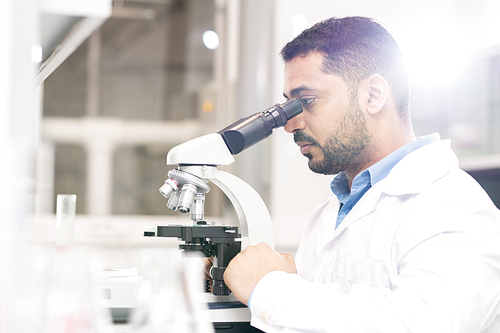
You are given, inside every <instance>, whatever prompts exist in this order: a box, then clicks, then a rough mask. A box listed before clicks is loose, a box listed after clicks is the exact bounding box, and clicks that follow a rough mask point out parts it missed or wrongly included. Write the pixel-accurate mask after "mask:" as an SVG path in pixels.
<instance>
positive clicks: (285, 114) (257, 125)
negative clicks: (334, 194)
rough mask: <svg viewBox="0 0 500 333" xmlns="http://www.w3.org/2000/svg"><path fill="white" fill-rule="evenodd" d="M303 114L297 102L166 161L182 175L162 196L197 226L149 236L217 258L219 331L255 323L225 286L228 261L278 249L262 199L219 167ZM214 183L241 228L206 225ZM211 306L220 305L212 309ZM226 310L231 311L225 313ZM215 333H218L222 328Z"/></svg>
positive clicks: (174, 176)
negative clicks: (253, 249)
mask: <svg viewBox="0 0 500 333" xmlns="http://www.w3.org/2000/svg"><path fill="white" fill-rule="evenodd" d="M301 112H302V106H301V104H300V102H299V101H297V100H295V99H294V100H290V101H287V102H286V103H283V104H281V105H279V104H276V105H275V106H273V107H271V108H269V109H267V110H265V111H263V112H259V113H256V114H254V115H252V116H250V117H247V118H243V119H240V120H238V121H237V122H235V123H233V124H231V125H230V126H228V127H226V128H225V129H223V130H221V131H219V132H217V133H212V134H208V135H205V136H201V137H198V138H196V139H193V140H190V141H188V142H185V143H183V144H180V145H178V146H176V147H174V148H172V149H171V150H170V151H169V153H168V155H167V165H177V169H174V170H170V171H169V173H168V176H169V178H168V179H167V180H166V181H165V184H164V185H163V186H162V187H161V188H160V192H161V193H162V195H164V196H165V197H166V198H169V200H168V203H167V207H168V208H169V209H172V210H178V211H180V212H182V213H188V212H190V213H191V220H192V221H193V223H194V224H193V225H192V226H157V227H152V228H151V227H150V228H145V232H144V235H145V236H157V237H177V238H179V239H181V240H183V241H184V244H181V245H180V246H179V248H180V249H182V250H184V251H200V252H202V253H203V254H204V255H205V256H206V257H210V256H213V264H214V265H213V267H212V270H211V275H212V280H213V284H212V288H211V290H212V294H213V295H209V296H210V297H212V299H211V301H207V302H208V303H209V309H211V310H213V309H216V310H215V311H211V312H212V313H211V318H212V320H213V322H214V325H215V323H216V322H219V323H220V322H223V323H225V324H227V323H231V324H233V323H235V322H249V321H250V314H249V311H248V309H247V308H246V307H245V306H244V305H243V304H241V303H240V302H238V301H237V300H236V298H234V296H233V295H230V290H229V289H228V288H227V286H225V284H224V278H223V275H224V271H225V269H226V267H227V265H228V264H229V261H230V260H231V259H232V258H233V257H234V256H235V255H236V254H237V253H238V252H240V251H242V250H244V249H245V248H246V247H247V246H248V245H253V244H257V243H260V242H265V243H267V244H268V245H269V246H270V247H271V248H274V237H273V228H272V223H271V217H270V215H269V211H268V210H267V207H266V205H265V203H264V201H263V200H262V198H261V197H260V195H259V194H258V193H257V192H256V191H255V190H254V189H253V188H252V187H251V186H250V185H248V184H247V183H245V182H244V181H243V180H241V179H239V178H238V177H236V176H234V175H232V174H230V173H228V172H225V171H221V170H218V169H217V167H218V166H224V165H229V164H231V163H233V162H234V157H233V155H236V154H238V153H239V152H241V151H242V150H244V149H246V148H248V147H250V146H251V145H253V144H255V143H257V142H259V141H261V140H263V139H265V138H267V137H268V136H269V135H271V134H272V130H273V129H274V128H277V127H281V126H284V125H285V124H286V123H287V121H288V120H289V119H291V118H293V117H295V116H296V115H298V114H300V113H301ZM210 182H211V183H213V184H215V185H216V186H218V187H219V188H220V189H221V190H222V191H223V192H224V193H225V194H226V196H227V197H228V198H229V200H230V201H231V203H232V205H233V206H234V209H235V211H236V214H237V216H238V226H221V225H212V224H207V222H205V221H204V202H205V194H206V193H208V192H209V191H210V187H209V185H208V183H210ZM214 300H215V301H214ZM211 304H212V305H214V304H216V305H215V306H212V307H211V306H210V305H211ZM221 304H223V305H228V306H227V307H226V306H222V307H221V306H220V305H221ZM214 327H215V329H216V332H217V326H216V325H215V326H214ZM248 327H249V328H250V326H248ZM234 331H236V329H235V330H234ZM237 331H240V332H253V330H252V329H251V328H250V330H248V329H241V328H238V329H237ZM228 332H231V331H228Z"/></svg>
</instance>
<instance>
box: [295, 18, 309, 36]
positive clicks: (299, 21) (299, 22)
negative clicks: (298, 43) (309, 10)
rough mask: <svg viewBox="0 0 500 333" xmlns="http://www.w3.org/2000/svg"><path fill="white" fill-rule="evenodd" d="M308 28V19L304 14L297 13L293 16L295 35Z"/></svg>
mask: <svg viewBox="0 0 500 333" xmlns="http://www.w3.org/2000/svg"><path fill="white" fill-rule="evenodd" d="M306 28H307V19H306V17H305V16H304V15H302V14H297V15H295V16H294V17H293V18H292V29H293V35H294V36H298V35H299V34H300V33H301V32H302V31H304V30H305V29H306Z"/></svg>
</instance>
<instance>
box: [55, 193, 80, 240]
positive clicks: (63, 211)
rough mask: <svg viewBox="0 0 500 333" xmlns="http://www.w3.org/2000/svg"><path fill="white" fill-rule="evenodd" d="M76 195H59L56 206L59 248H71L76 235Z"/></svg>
mask: <svg viewBox="0 0 500 333" xmlns="http://www.w3.org/2000/svg"><path fill="white" fill-rule="evenodd" d="M75 211H76V194H58V195H57V206H56V219H57V240H56V245H57V247H58V248H66V247H71V246H72V245H73V242H74V235H75Z"/></svg>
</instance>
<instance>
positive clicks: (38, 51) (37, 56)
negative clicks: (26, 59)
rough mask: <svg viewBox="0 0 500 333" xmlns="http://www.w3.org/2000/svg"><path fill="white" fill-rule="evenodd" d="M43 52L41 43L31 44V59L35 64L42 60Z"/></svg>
mask: <svg viewBox="0 0 500 333" xmlns="http://www.w3.org/2000/svg"><path fill="white" fill-rule="evenodd" d="M42 59H43V52H42V46H41V45H33V46H32V47H31V61H32V62H34V63H35V64H38V63H40V62H42Z"/></svg>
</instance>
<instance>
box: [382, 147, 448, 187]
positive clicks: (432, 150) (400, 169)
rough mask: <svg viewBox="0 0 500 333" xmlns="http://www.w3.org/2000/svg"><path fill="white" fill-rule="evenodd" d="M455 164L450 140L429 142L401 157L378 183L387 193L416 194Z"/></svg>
mask: <svg viewBox="0 0 500 333" xmlns="http://www.w3.org/2000/svg"><path fill="white" fill-rule="evenodd" d="M453 168H458V158H457V156H456V155H455V153H454V152H453V151H452V150H451V141H450V140H439V141H436V142H432V143H429V144H427V145H425V146H423V147H421V148H419V149H417V150H415V151H414V152H412V153H410V154H408V155H407V156H406V157H404V158H403V159H402V160H401V161H400V162H399V163H398V164H397V165H396V166H394V168H393V169H392V171H391V172H390V173H389V175H388V176H387V178H386V179H385V181H383V182H382V183H381V184H380V185H381V192H383V193H386V194H388V195H406V194H418V193H421V192H422V191H424V190H425V189H426V188H427V187H428V186H430V185H431V184H432V183H434V182H435V181H436V180H438V179H440V178H442V177H443V176H445V175H446V174H447V173H448V172H449V171H450V170H451V169H453Z"/></svg>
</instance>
